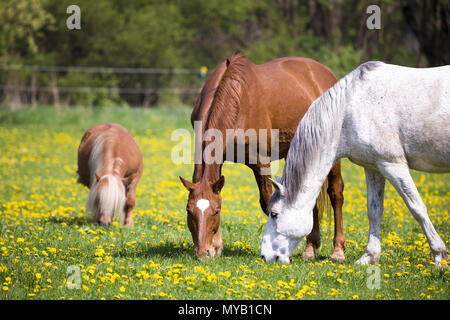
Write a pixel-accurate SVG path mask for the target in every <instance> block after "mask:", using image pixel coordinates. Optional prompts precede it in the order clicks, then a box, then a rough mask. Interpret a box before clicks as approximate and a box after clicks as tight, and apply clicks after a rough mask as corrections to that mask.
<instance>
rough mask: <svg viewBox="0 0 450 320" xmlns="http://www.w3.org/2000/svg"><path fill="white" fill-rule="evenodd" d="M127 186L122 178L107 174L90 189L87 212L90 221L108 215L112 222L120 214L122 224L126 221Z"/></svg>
mask: <svg viewBox="0 0 450 320" xmlns="http://www.w3.org/2000/svg"><path fill="white" fill-rule="evenodd" d="M125 201H126V196H125V186H124V185H123V182H122V180H121V179H120V178H118V177H116V176H114V175H112V174H107V175H104V176H102V177H101V178H100V179H99V180H98V181H95V182H94V183H93V184H92V186H91V189H90V192H89V197H88V200H87V203H86V211H87V212H88V219H89V220H90V221H98V220H99V218H100V214H101V213H104V214H106V215H108V216H109V217H110V218H111V219H110V220H111V221H112V219H113V218H114V215H115V213H117V212H119V219H120V223H121V224H123V221H124V219H125V212H124V206H125Z"/></svg>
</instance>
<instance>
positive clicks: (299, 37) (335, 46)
mask: <svg viewBox="0 0 450 320" xmlns="http://www.w3.org/2000/svg"><path fill="white" fill-rule="evenodd" d="M72 2H73V1H69V0H2V1H0V64H3V65H7V64H8V65H10V64H17V65H70V66H104V67H154V68H200V67H201V66H203V65H206V66H207V67H208V68H209V69H210V70H212V69H214V68H215V67H216V66H217V65H218V64H219V63H220V62H221V61H222V60H223V59H225V58H226V57H227V56H229V55H231V54H233V53H235V52H236V51H240V52H242V53H244V54H245V55H247V57H248V58H249V59H251V60H252V61H254V62H255V63H263V62H265V61H268V60H271V59H274V58H278V57H282V56H304V57H310V58H313V59H316V60H318V61H319V62H321V63H323V64H325V65H327V66H329V67H330V68H331V69H332V70H333V71H334V72H335V73H336V75H337V76H339V77H341V76H343V75H344V74H346V73H347V72H349V71H351V70H352V69H354V68H355V67H357V66H358V65H359V64H360V63H361V62H364V61H366V60H383V61H385V62H391V63H396V64H402V65H409V66H419V67H426V66H436V65H442V64H449V63H450V48H449V46H450V34H449V26H450V1H448V0H400V1H394V0H386V1H368V0H348V1H343V0H319V1H313V0H308V1H301V0H252V1H241V0H228V1H222V0H208V1H203V0H189V1H184V0H166V1H160V0H158V1H156V0H150V1H147V0H133V1H122V0H96V1H92V0H78V1H77V5H78V6H79V7H80V9H81V30H68V28H67V27H66V19H67V18H68V16H69V15H68V14H67V13H66V9H67V7H68V6H69V5H71V4H72ZM370 4H377V5H378V6H380V8H381V19H382V26H381V29H379V30H369V29H368V28H367V27H366V25H365V23H366V19H367V18H368V14H367V13H366V8H367V6H368V5H370ZM33 81H34V82H33ZM55 81H57V83H58V85H59V86H60V85H64V86H86V87H89V86H93V87H98V86H100V87H126V88H129V87H132V88H162V87H189V86H190V87H192V86H196V85H198V84H199V83H200V80H199V78H198V76H173V75H161V74H159V75H131V74H130V75H127V74H125V75H113V74H107V75H98V74H89V73H88V74H75V73H70V72H69V73H59V74H57V75H54V74H53V75H51V74H45V73H43V74H35V73H32V72H25V73H20V74H18V73H17V72H14V71H9V72H4V73H2V74H1V75H0V83H1V84H3V85H18V84H22V85H26V86H27V85H30V83H33V84H36V83H37V84H38V86H52V85H54V82H55ZM55 94H58V93H57V92H53V93H52V92H43V93H39V95H38V96H37V98H36V99H38V100H39V101H41V102H46V101H47V102H51V101H52V100H54V99H55V97H56V96H55ZM14 99H19V100H20V99H22V100H27V97H24V96H23V94H22V96H21V94H20V93H19V92H17V91H14V90H12V91H11V90H6V89H5V90H3V100H14ZM178 99H180V100H182V102H185V103H192V102H193V99H195V97H193V96H189V97H183V96H180V97H178ZM28 100H29V99H28ZM58 100H59V98H58ZM163 100H164V97H163V96H162V95H161V94H157V93H152V94H147V95H146V94H142V95H140V96H139V95H127V94H113V95H105V94H103V93H98V92H93V93H90V94H88V95H87V94H86V93H79V94H70V95H67V97H65V98H64V97H62V98H61V100H60V101H59V102H60V103H62V104H94V105H95V104H120V103H124V102H126V103H129V104H132V105H142V104H144V105H152V104H156V103H158V102H161V101H163ZM53 102H54V101H53Z"/></svg>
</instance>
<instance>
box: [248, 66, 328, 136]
mask: <svg viewBox="0 0 450 320" xmlns="http://www.w3.org/2000/svg"><path fill="white" fill-rule="evenodd" d="M255 78H256V79H255V82H257V83H258V85H259V87H258V86H255V89H253V90H252V88H250V89H249V91H250V92H249V93H250V94H253V95H254V96H255V99H254V101H253V103H249V104H248V105H247V106H244V107H247V108H251V110H249V111H248V114H250V115H251V116H250V117H249V118H252V119H258V118H260V117H261V116H262V115H264V116H265V117H266V118H268V121H269V123H270V128H273V129H280V130H287V131H289V132H291V131H292V133H293V132H295V129H296V128H297V125H298V123H299V122H300V120H301V118H302V117H303V115H304V114H305V113H306V111H307V110H308V108H309V106H310V105H311V103H312V102H313V101H314V100H315V99H317V98H318V97H319V96H320V95H321V94H322V93H323V92H325V91H326V90H327V89H328V88H330V87H331V86H333V84H334V83H335V82H336V77H335V75H334V74H333V72H332V71H331V70H330V69H329V68H328V67H326V66H324V65H322V64H320V63H319V62H317V61H315V60H313V59H309V58H302V57H284V58H278V59H275V60H272V61H268V62H266V63H263V64H260V65H255ZM257 88H259V90H258V89H257ZM252 125H253V123H252ZM249 127H251V126H249Z"/></svg>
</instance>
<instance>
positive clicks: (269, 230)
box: [261, 179, 313, 264]
mask: <svg viewBox="0 0 450 320" xmlns="http://www.w3.org/2000/svg"><path fill="white" fill-rule="evenodd" d="M270 180H271V181H272V184H273V186H274V188H275V191H274V193H273V194H272V196H271V198H270V201H269V204H268V206H267V212H269V216H268V217H267V223H266V226H265V228H264V233H263V236H262V241H261V257H262V258H263V259H265V260H266V261H267V262H273V261H277V262H280V263H285V264H288V263H289V261H290V260H289V259H290V257H291V255H292V252H293V251H294V250H295V248H297V246H298V245H299V244H300V242H301V240H303V238H304V237H305V236H307V235H308V234H309V233H310V232H311V230H312V226H313V216H312V212H311V214H302V209H299V208H296V207H293V206H290V205H288V204H287V203H286V199H285V188H284V186H283V185H282V183H281V181H275V180H272V179H270ZM305 213H306V212H305Z"/></svg>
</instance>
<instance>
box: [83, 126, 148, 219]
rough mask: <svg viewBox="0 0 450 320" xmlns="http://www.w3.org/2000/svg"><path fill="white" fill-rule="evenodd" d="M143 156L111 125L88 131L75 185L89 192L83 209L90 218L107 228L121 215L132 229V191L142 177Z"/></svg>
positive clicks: (130, 139) (125, 134)
mask: <svg viewBox="0 0 450 320" xmlns="http://www.w3.org/2000/svg"><path fill="white" fill-rule="evenodd" d="M142 170H143V164H142V154H141V151H140V150H139V147H138V145H137V144H136V141H134V139H133V137H132V136H131V135H130V134H129V133H128V131H127V130H126V129H125V128H124V127H122V126H120V125H118V124H114V123H107V124H98V125H96V126H94V127H92V128H90V129H89V130H88V131H87V132H86V133H85V134H84V136H83V138H82V139H81V143H80V146H79V148H78V171H77V173H78V176H79V177H78V182H79V183H81V184H83V185H85V186H86V187H88V188H89V189H90V191H89V197H88V200H87V203H86V209H87V211H88V213H89V214H90V218H91V219H92V220H94V221H97V222H98V223H100V224H102V225H110V224H111V223H112V220H113V217H114V214H115V213H116V212H118V213H119V214H120V221H121V223H123V224H124V225H125V226H128V227H132V226H133V208H134V205H135V190H136V186H137V184H138V182H139V179H140V178H141V176H142Z"/></svg>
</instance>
